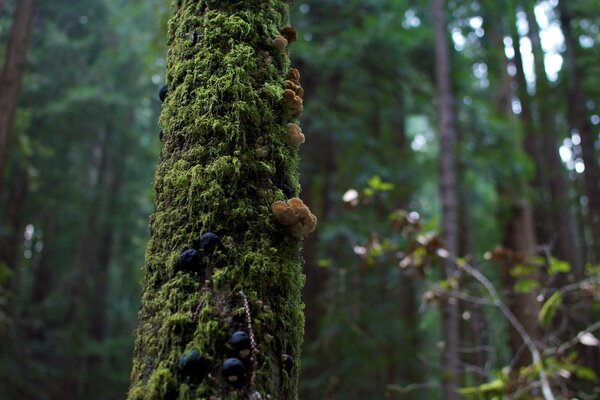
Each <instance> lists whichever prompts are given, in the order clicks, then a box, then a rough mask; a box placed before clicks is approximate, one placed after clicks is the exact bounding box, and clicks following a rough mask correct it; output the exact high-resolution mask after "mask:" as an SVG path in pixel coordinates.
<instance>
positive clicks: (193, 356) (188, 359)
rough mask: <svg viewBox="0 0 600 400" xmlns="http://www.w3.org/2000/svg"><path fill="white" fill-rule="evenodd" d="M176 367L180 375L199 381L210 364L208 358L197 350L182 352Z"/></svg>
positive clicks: (206, 372)
mask: <svg viewBox="0 0 600 400" xmlns="http://www.w3.org/2000/svg"><path fill="white" fill-rule="evenodd" d="M177 369H178V370H179V374H180V376H182V377H189V378H192V379H193V380H196V381H200V380H202V378H204V377H205V376H206V374H208V372H209V370H210V364H209V362H208V360H207V359H206V358H204V357H202V356H201V355H200V353H199V352H198V351H197V350H192V351H190V352H187V353H184V354H183V355H182V356H181V357H180V358H179V364H177Z"/></svg>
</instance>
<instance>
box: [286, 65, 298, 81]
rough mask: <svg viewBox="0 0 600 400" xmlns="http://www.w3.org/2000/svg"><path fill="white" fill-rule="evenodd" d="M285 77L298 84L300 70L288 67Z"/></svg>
mask: <svg viewBox="0 0 600 400" xmlns="http://www.w3.org/2000/svg"><path fill="white" fill-rule="evenodd" d="M286 79H288V80H290V81H293V82H295V83H296V84H297V85H299V84H300V71H298V69H296V68H290V69H289V70H288V73H287V76H286Z"/></svg>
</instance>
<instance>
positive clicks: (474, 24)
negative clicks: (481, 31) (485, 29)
mask: <svg viewBox="0 0 600 400" xmlns="http://www.w3.org/2000/svg"><path fill="white" fill-rule="evenodd" d="M469 25H471V28H473V29H478V28H481V27H482V26H483V18H481V17H473V18H471V19H470V20H469Z"/></svg>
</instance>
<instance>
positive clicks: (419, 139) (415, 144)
mask: <svg viewBox="0 0 600 400" xmlns="http://www.w3.org/2000/svg"><path fill="white" fill-rule="evenodd" d="M426 144H427V138H426V137H425V135H423V134H421V133H418V134H416V135H415V138H414V139H413V141H412V143H411V144H410V147H411V148H412V149H413V150H414V151H421V150H423V149H424V148H425V145H426Z"/></svg>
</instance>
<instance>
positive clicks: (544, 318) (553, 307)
mask: <svg viewBox="0 0 600 400" xmlns="http://www.w3.org/2000/svg"><path fill="white" fill-rule="evenodd" d="M562 303H563V294H562V293H561V292H556V293H554V294H553V295H552V296H550V297H549V298H548V300H546V302H545V303H544V305H543V306H542V308H541V309H540V312H539V314H538V321H539V323H540V326H541V327H542V328H547V327H548V326H549V325H550V323H551V322H552V319H553V318H554V316H555V315H556V312H557V311H558V308H559V307H560V306H561V305H562Z"/></svg>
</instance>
